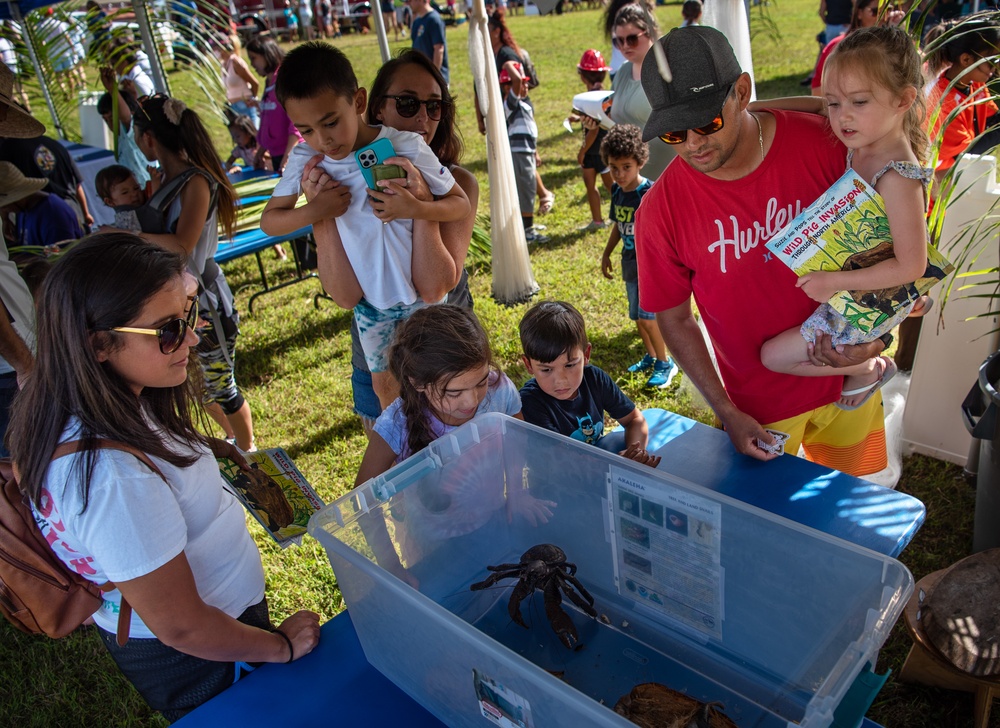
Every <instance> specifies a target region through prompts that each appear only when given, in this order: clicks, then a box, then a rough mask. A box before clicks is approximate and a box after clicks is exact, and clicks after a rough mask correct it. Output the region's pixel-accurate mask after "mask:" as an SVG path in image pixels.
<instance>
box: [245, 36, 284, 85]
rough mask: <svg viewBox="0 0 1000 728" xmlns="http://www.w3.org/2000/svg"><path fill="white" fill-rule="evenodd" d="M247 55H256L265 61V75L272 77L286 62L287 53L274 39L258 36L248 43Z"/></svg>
mask: <svg viewBox="0 0 1000 728" xmlns="http://www.w3.org/2000/svg"><path fill="white" fill-rule="evenodd" d="M247 53H256V54H257V55H258V56H260V57H261V58H263V59H264V64H265V66H264V73H265V74H266V75H268V76H270V75H271V74H272V73H274V72H275V71H277V70H278V66H280V65H281V62H282V61H283V60H285V52H284V51H283V50H281V46H279V45H278V44H277V42H276V41H275V40H274V38H271V37H270V36H265V35H258V36H256V37H254V38H251V39H250V42H249V43H247Z"/></svg>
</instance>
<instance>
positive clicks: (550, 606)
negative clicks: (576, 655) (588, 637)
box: [545, 579, 580, 650]
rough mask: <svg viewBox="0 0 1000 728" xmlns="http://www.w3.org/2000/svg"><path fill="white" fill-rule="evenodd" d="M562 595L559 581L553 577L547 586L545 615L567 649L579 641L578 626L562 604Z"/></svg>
mask: <svg viewBox="0 0 1000 728" xmlns="http://www.w3.org/2000/svg"><path fill="white" fill-rule="evenodd" d="M561 604H562V595H560V593H559V583H558V582H557V581H556V580H555V579H553V580H552V581H550V582H549V583H548V584H547V585H546V587H545V616H546V617H548V620H549V624H551V625H552V631H553V632H555V633H556V634H557V635H559V641H560V642H562V643H563V644H564V645H566V648H567V649H570V650H571V649H573V648H574V647H575V646H576V643H577V642H578V641H579V639H580V636H579V635H578V634H577V631H576V626H575V625H574V624H573V620H572V619H570V618H569V615H568V614H566V612H565V610H563V608H562V607H561V606H560V605H561Z"/></svg>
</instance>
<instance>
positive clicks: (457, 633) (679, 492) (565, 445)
mask: <svg viewBox="0 0 1000 728" xmlns="http://www.w3.org/2000/svg"><path fill="white" fill-rule="evenodd" d="M550 503H554V504H555V505H554V506H549V505H548V504H550ZM547 511H551V515H548V513H547ZM309 531H310V533H311V534H312V535H313V536H315V537H316V538H317V539H319V540H320V542H321V543H322V544H323V545H324V547H325V548H326V551H327V554H328V555H329V558H330V563H331V565H332V566H333V570H334V572H335V574H336V576H337V582H338V584H339V585H340V588H341V591H342V593H343V595H344V600H345V601H346V603H347V606H348V608H349V609H350V612H351V618H352V620H353V621H354V625H355V627H356V628H357V632H358V636H359V638H360V640H361V644H362V646H363V647H364V651H365V655H366V656H367V658H368V660H369V661H370V662H371V663H372V665H374V666H375V667H376V668H377V669H378V670H379V671H381V672H382V673H384V674H385V675H386V676H387V677H388V678H389V679H391V680H392V681H393V682H394V683H396V684H397V685H398V686H400V687H401V688H402V689H403V690H404V691H406V692H407V693H408V694H409V695H410V696H412V697H413V698H414V700H416V701H417V702H419V703H420V704H421V705H424V706H426V707H427V708H428V709H429V710H430V711H431V712H433V713H434V714H435V715H436V716H437V717H438V718H440V719H441V720H442V721H444V722H445V723H447V724H448V725H451V726H483V725H486V723H484V722H483V721H484V716H485V717H486V718H487V719H489V721H492V722H493V723H494V724H495V725H504V726H518V725H520V726H525V728H527V727H530V726H536V727H538V728H542V727H549V726H569V725H586V726H628V725H631V723H629V722H628V721H626V720H625V719H624V718H622V717H620V716H618V715H616V714H615V713H614V712H613V710H612V708H613V706H614V705H615V703H616V702H617V701H618V699H619V698H620V697H622V696H624V695H626V694H627V693H629V691H630V690H631V689H632V688H633V687H634V686H635V685H637V684H640V683H646V682H657V683H662V684H664V685H667V686H668V687H670V688H673V689H675V690H680V691H682V692H684V693H686V694H688V695H690V696H691V697H694V698H697V699H698V700H701V701H704V702H711V701H718V702H720V703H722V704H723V705H724V706H725V712H726V714H727V715H728V716H729V717H730V718H731V719H732V720H733V721H735V723H736V724H737V725H739V726H740V727H741V728H748V727H749V726H760V727H770V726H785V725H802V726H809V727H810V728H816V727H824V726H829V725H830V724H831V723H832V721H833V711H834V709H835V708H836V707H837V705H838V703H839V702H840V701H841V699H842V698H843V697H844V694H845V693H846V692H847V689H848V688H849V687H850V685H851V683H852V682H853V680H854V679H855V677H856V676H857V675H858V674H859V672H860V671H861V669H862V667H863V666H864V665H865V663H866V662H869V661H870V662H872V663H873V664H874V660H875V658H876V656H877V653H878V650H879V648H880V647H881V645H882V643H883V642H884V641H885V639H886V638H887V637H888V635H889V630H890V628H891V627H892V625H893V624H894V622H895V621H896V619H897V617H898V616H899V615H900V613H901V612H902V609H903V606H904V605H905V603H906V600H907V598H908V597H909V595H910V593H911V592H912V590H913V579H912V577H911V575H910V573H909V572H908V571H907V569H906V567H904V566H903V565H902V564H900V563H899V562H898V561H896V560H894V559H891V558H889V557H886V556H882V555H880V554H877V553H875V552H873V551H868V550H866V549H862V548H860V547H857V546H854V545H853V544H850V543H848V542H846V541H842V540H840V539H837V538H834V537H831V536H828V535H826V534H823V533H821V532H819V531H816V530H813V529H810V528H806V527H804V526H801V525H798V524H796V523H793V522H790V521H788V520H785V519H783V518H780V517H777V516H774V515H772V514H769V513H766V512H764V511H761V510H760V509H757V508H755V507H753V506H749V505H747V504H745V503H742V502H739V501H736V500H733V499H731V498H728V497H726V496H723V495H720V494H718V493H714V492H712V491H709V490H706V489H704V488H700V487H699V486H697V485H694V484H692V483H689V482H686V481H682V480H679V479H677V478H673V477H671V476H670V475H668V474H666V473H664V472H661V471H659V470H653V469H651V468H649V467H646V466H642V465H638V464H636V463H633V462H631V461H628V460H625V459H623V458H620V457H618V456H616V455H613V454H610V453H607V452H604V451H603V450H600V449H598V448H596V447H592V446H589V445H584V444H582V443H577V442H575V441H572V440H569V439H567V438H564V437H561V436H558V435H556V434H554V433H551V432H548V431H545V430H542V429H540V428H538V427H534V426H532V425H528V424H526V423H524V422H521V421H519V420H514V419H511V418H508V417H505V416H503V415H487V416H484V417H481V418H478V419H477V420H476V421H475V422H471V423H469V424H466V425H464V426H463V427H461V428H458V429H456V430H455V431H454V432H453V433H451V434H449V435H447V436H445V437H442V438H441V439H439V440H437V441H436V442H434V443H433V444H432V445H431V446H429V447H428V448H427V449H426V450H424V451H423V452H421V453H419V454H418V455H416V456H414V457H412V458H410V459H408V460H406V461H405V462H403V463H400V464H399V465H397V466H396V467H394V468H392V469H391V470H389V471H388V472H386V473H385V474H384V475H382V476H379V477H378V478H374V479H372V480H371V481H369V482H367V483H365V484H363V485H362V486H360V487H359V488H357V489H355V490H354V491H352V492H351V493H350V494H348V495H346V496H344V497H343V498H340V499H339V500H337V501H335V502H333V503H330V504H329V505H327V506H326V507H325V508H323V509H322V510H321V511H320V512H318V513H317V514H316V515H314V516H313V518H312V520H311V521H310V524H309ZM538 544H554V545H556V546H558V547H559V548H561V549H562V550H563V551H564V552H565V554H566V559H567V561H569V562H572V563H573V564H575V565H576V568H577V571H576V577H577V578H578V579H579V582H580V584H581V585H582V586H583V588H584V589H585V590H586V591H587V592H589V593H590V594H591V595H592V596H593V597H594V608H595V610H596V612H597V613H598V615H599V616H598V618H597V619H593V618H591V617H589V616H587V615H586V614H585V613H584V611H583V610H581V609H579V608H578V607H576V606H575V605H574V604H573V603H572V601H571V600H570V599H569V598H568V596H567V595H566V593H565V592H562V594H563V597H564V598H563V599H562V606H561V608H562V609H564V610H565V611H566V612H567V613H568V614H569V615H570V619H571V620H572V622H573V624H574V625H575V629H576V631H577V634H578V642H577V643H576V644H575V646H574V648H573V649H568V648H567V647H565V646H564V645H563V643H562V641H561V640H560V637H559V636H558V635H557V634H556V632H555V631H554V630H553V627H552V626H551V625H550V623H549V619H548V618H547V616H546V608H545V604H544V602H545V598H544V596H543V594H542V593H541V592H539V591H536V592H534V593H533V594H532V595H530V596H528V597H527V598H526V599H524V600H523V601H522V602H521V603H520V605H519V609H520V613H521V615H522V617H523V619H524V621H525V622H526V623H527V624H528V628H527V629H526V628H524V627H521V626H520V625H518V624H516V623H515V622H514V621H513V620H512V619H511V617H510V614H509V612H508V609H509V601H510V598H511V594H512V590H513V586H514V583H515V579H505V580H501V581H499V583H498V584H497V585H496V586H495V587H492V588H487V589H481V590H476V591H472V590H470V588H469V587H470V586H471V585H472V584H473V583H476V582H480V581H483V580H485V579H487V577H488V576H489V575H490V573H491V572H490V571H488V570H487V566H488V565H493V566H495V565H499V564H517V563H518V562H519V560H520V558H521V555H522V554H523V553H524V552H526V551H527V550H528V549H529V548H531V547H533V546H535V545H538ZM567 588H568V589H574V590H575V587H573V586H571V582H569V583H568V584H567Z"/></svg>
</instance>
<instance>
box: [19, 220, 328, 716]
mask: <svg viewBox="0 0 1000 728" xmlns="http://www.w3.org/2000/svg"><path fill="white" fill-rule="evenodd" d="M184 267H185V266H184V262H183V260H182V258H181V256H180V255H178V254H176V253H172V252H169V251H167V250H165V249H163V248H161V247H159V246H156V245H149V244H148V243H146V242H144V241H143V240H142V239H140V238H138V237H136V236H134V235H130V234H128V233H104V234H99V235H94V236H92V237H90V238H87V239H84V240H83V241H82V242H81V243H79V244H78V245H77V246H76V247H74V248H73V249H72V250H70V251H69V252H68V253H66V254H65V255H64V256H63V257H62V258H61V259H60V260H59V261H58V262H57V263H56V264H55V266H53V268H52V270H51V272H50V273H49V275H48V277H47V279H46V281H45V283H44V284H43V287H42V292H41V294H40V296H39V303H38V351H37V357H36V360H35V369H34V372H33V373H32V375H31V377H29V378H28V379H27V380H26V381H25V385H24V389H23V390H22V391H21V395H20V397H19V398H18V399H17V401H16V402H15V404H14V407H13V411H12V417H11V425H10V431H9V433H8V441H9V443H10V449H11V453H12V455H13V458H14V460H15V461H16V462H17V464H18V467H19V469H20V474H21V478H20V483H21V486H22V488H23V489H24V490H25V491H26V493H27V496H28V498H29V499H30V500H31V503H32V507H33V509H34V511H35V517H36V518H37V519H38V521H39V524H40V528H41V531H42V533H43V534H45V535H46V536H47V537H48V540H49V542H50V543H51V544H52V548H53V551H54V552H55V553H56V554H57V555H58V556H59V558H60V559H62V560H63V562H64V563H65V564H66V566H67V567H68V568H71V569H73V570H75V571H77V572H78V573H80V574H81V575H82V576H84V577H85V578H87V579H89V580H91V581H93V582H94V583H95V584H102V585H103V584H105V583H106V582H109V581H110V582H113V585H114V589H113V590H112V591H108V592H105V594H104V606H103V608H102V609H99V610H98V611H97V612H96V613H95V614H94V621H95V623H96V624H97V629H98V632H99V633H100V636H101V639H102V641H103V642H104V644H105V646H106V647H107V649H108V651H109V652H110V653H111V656H112V657H113V658H114V660H115V662H116V663H117V664H118V666H119V668H120V669H121V670H122V672H123V673H124V674H125V676H126V677H127V678H128V679H129V680H130V681H131V682H132V684H133V685H135V687H136V688H137V689H138V691H139V693H140V694H141V695H142V696H143V698H144V699H145V700H146V701H147V702H148V703H149V705H150V706H151V707H152V708H154V709H156V710H159V711H161V712H162V713H163V715H164V717H166V718H167V720H170V721H173V720H177V719H178V718H180V717H181V716H183V715H184V714H185V713H187V712H188V711H190V710H193V709H194V708H196V707H197V706H198V705H200V704H201V703H203V702H205V701H206V700H208V699H210V698H211V697H213V696H214V695H216V694H218V693H220V692H222V690H224V689H225V688H226V687H228V686H229V685H230V684H232V683H233V682H234V681H235V679H237V678H238V676H239V675H240V672H241V671H240V669H239V668H240V663H261V662H289V661H291V660H293V659H296V658H299V657H301V656H303V655H305V654H308V653H309V652H310V651H311V650H312V649H313V648H314V647H315V646H316V644H317V642H318V640H319V617H318V615H316V614H314V613H312V612H306V611H302V612H298V613H296V614H294V615H292V616H291V617H289V618H288V619H286V620H285V621H284V622H283V623H282V624H281V626H280V627H279V631H278V632H272V630H271V624H270V618H269V614H268V608H267V600H266V598H265V597H264V572H263V569H262V567H261V562H260V554H259V553H258V551H257V547H256V546H255V544H254V542H253V539H252V538H251V537H250V534H249V533H248V532H247V528H246V519H245V514H244V511H243V508H242V507H241V506H240V504H239V503H238V501H237V500H236V499H235V497H233V496H232V495H231V494H230V493H229V492H227V491H226V490H224V488H223V483H222V476H221V475H220V473H219V467H218V464H217V462H216V456H217V455H226V456H228V457H232V458H234V459H237V461H238V462H241V463H242V464H244V465H245V461H243V459H242V457H241V456H240V455H239V453H236V452H234V451H233V448H232V447H231V446H229V445H228V444H227V443H225V442H222V441H219V440H213V439H210V438H206V437H204V436H203V435H201V434H200V433H199V432H198V430H197V429H196V428H195V424H194V422H193V421H192V416H191V413H192V408H193V406H194V404H195V400H194V399H193V398H192V387H191V384H190V382H189V381H188V366H187V365H188V359H189V356H190V353H191V349H192V347H194V345H195V344H196V343H197V342H198V337H197V335H196V334H195V333H194V331H193V329H192V328H191V321H192V320H193V319H194V318H195V317H196V316H197V303H196V302H192V301H191V299H190V298H189V296H188V294H187V286H188V281H187V279H186V274H185V271H184ZM192 304H193V305H192ZM55 403H58V406H54V404H55ZM99 440H112V441H115V442H117V443H121V444H124V445H126V446H129V447H130V448H132V449H134V450H135V451H138V452H139V453H143V454H144V455H145V456H146V457H147V458H148V461H149V462H151V463H152V464H153V465H155V466H156V469H157V470H158V471H159V472H154V471H152V470H150V468H149V467H148V466H147V465H146V464H144V462H143V461H142V460H140V458H139V457H137V456H136V455H135V454H133V453H132V452H126V451H122V450H117V449H108V448H104V449H95V448H98V447H99V443H98V441H99ZM77 441H79V443H80V446H81V449H80V451H79V452H76V453H74V454H71V455H67V456H65V457H60V458H57V459H54V460H53V453H54V451H55V449H56V447H57V446H58V445H60V444H61V443H72V442H77ZM123 599H124V600H126V601H127V602H128V604H129V605H131V607H132V609H133V610H134V611H133V612H132V615H131V621H130V623H129V632H128V640H127V642H125V644H124V645H119V640H118V639H117V638H116V633H117V629H118V614H119V611H120V610H121V608H122V600H123ZM122 637H124V635H122ZM244 667H245V668H246V670H247V671H249V670H252V669H253V667H252V666H250V665H246V666H244Z"/></svg>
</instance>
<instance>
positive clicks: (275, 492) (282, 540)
mask: <svg viewBox="0 0 1000 728" xmlns="http://www.w3.org/2000/svg"><path fill="white" fill-rule="evenodd" d="M244 457H246V460H247V462H248V463H249V464H250V467H251V472H249V473H247V472H245V471H243V470H241V469H240V468H239V466H237V465H236V463H235V462H233V461H232V460H229V459H228V458H220V459H219V470H220V471H221V472H222V477H223V478H224V479H225V481H226V483H227V484H228V486H229V489H230V491H231V492H232V493H233V494H234V495H235V496H236V498H237V499H238V500H239V501H240V502H241V503H242V504H243V507H244V508H246V509H247V511H249V512H250V515H252V516H253V517H254V518H256V519H257V521H258V522H259V523H260V525H262V526H263V527H264V530H265V531H267V532H268V533H269V534H270V535H271V537H272V538H273V539H274V540H275V541H277V543H278V545H279V546H281V548H286V547H287V546H288V545H289V544H292V543H296V544H301V543H302V535H303V534H304V533H305V532H306V526H307V525H308V523H309V517H310V516H312V514H313V513H315V512H316V511H318V510H319V509H320V508H322V507H323V505H324V503H323V501H322V500H320V498H319V496H318V495H316V491H314V490H313V489H312V486H311V485H309V482H308V481H307V480H306V479H305V477H304V476H303V475H302V473H301V472H299V469H298V468H297V467H295V463H293V462H292V459H291V458H290V457H288V453H286V452H285V451H284V450H283V449H281V448H280V447H276V448H271V449H269V450H259V451H257V452H253V453H247V454H245V455H244Z"/></svg>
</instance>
